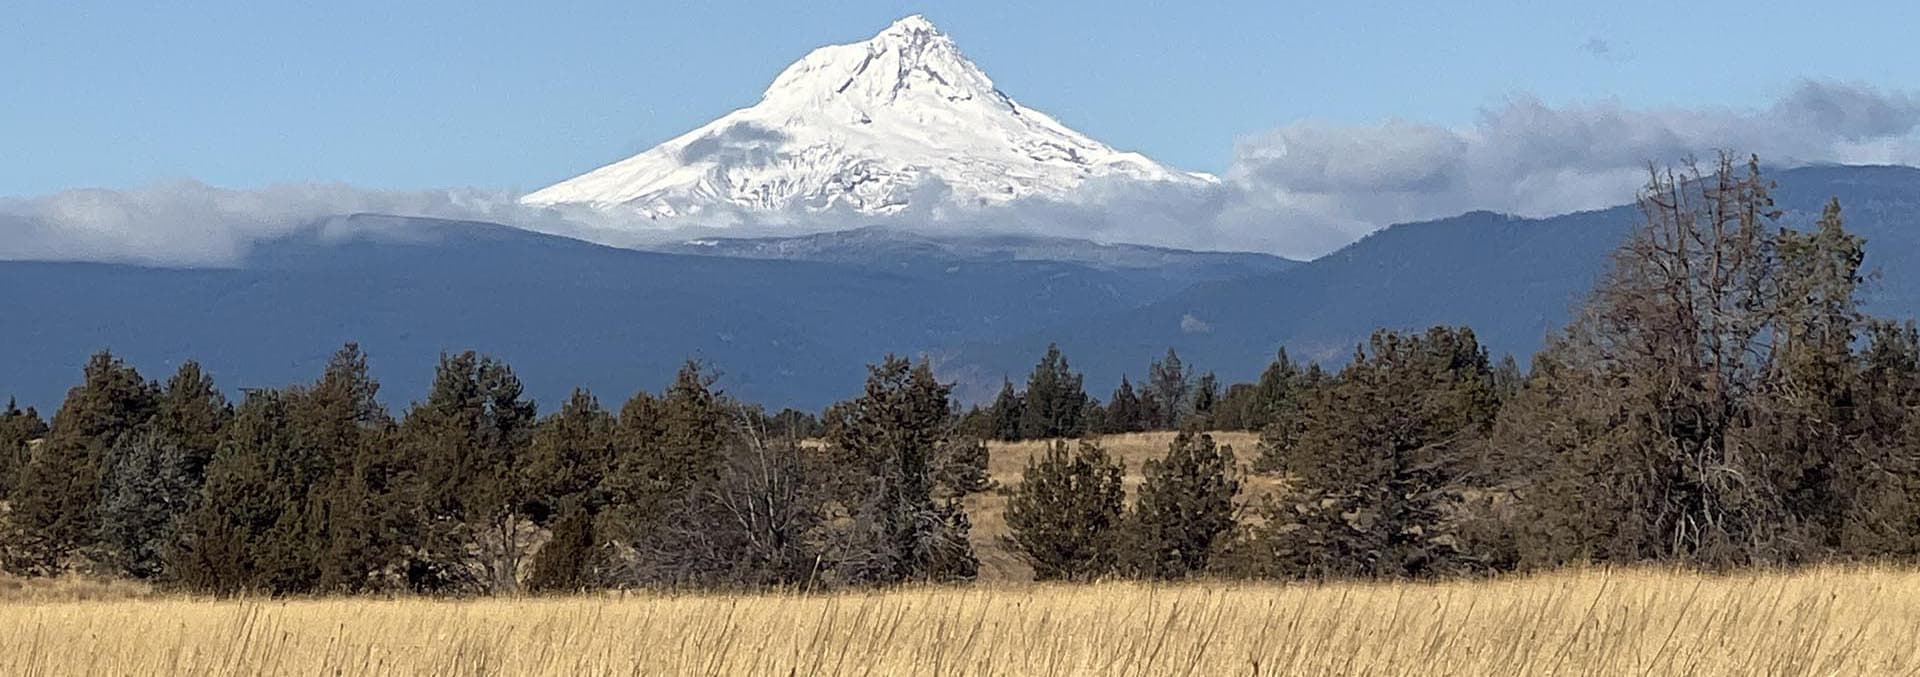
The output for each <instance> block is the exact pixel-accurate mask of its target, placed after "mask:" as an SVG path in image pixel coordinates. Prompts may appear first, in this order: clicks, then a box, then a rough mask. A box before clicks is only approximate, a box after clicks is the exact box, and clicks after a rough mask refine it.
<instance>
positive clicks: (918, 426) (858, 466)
mask: <svg viewBox="0 0 1920 677" xmlns="http://www.w3.org/2000/svg"><path fill="white" fill-rule="evenodd" d="M949 391H950V386H947V385H945V384H942V383H940V382H939V381H938V380H936V379H935V378H934V376H933V370H932V368H931V367H930V366H929V365H928V364H927V363H926V362H924V361H923V362H921V363H920V364H918V365H915V364H913V363H911V362H909V361H907V360H906V359H903V358H898V357H894V356H888V357H887V359H886V360H885V361H883V362H882V363H880V364H879V365H875V366H872V367H869V374H868V377H867V386H866V393H865V394H864V395H862V396H861V397H860V398H859V399H856V400H854V401H852V402H850V403H847V404H846V405H845V406H842V407H837V408H836V409H835V410H833V412H832V413H833V415H834V420H833V421H832V422H831V423H830V424H829V426H828V433H827V440H828V443H829V445H831V448H832V450H833V453H834V455H835V456H836V457H837V458H838V459H839V461H840V465H841V467H842V468H843V469H845V470H846V471H848V472H852V473H856V474H854V475H852V476H850V477H847V478H844V479H843V481H842V482H841V486H842V489H841V491H842V493H843V496H842V498H841V501H842V503H843V504H845V505H847V506H849V507H850V513H851V517H852V521H853V527H852V530H853V533H852V535H851V539H850V540H851V542H850V544H849V547H848V549H847V551H846V552H845V553H843V559H844V561H843V563H842V564H841V567H840V568H841V569H842V571H841V575H842V576H843V577H844V578H845V579H847V580H849V581H853V582H870V583H898V582H905V581H916V580H922V581H925V580H936V581H937V580H954V579H970V578H972V577H973V576H974V573H975V571H976V569H977V567H978V563H977V561H976V560H975V559H974V555H973V548H972V546H971V545H970V544H969V543H968V541H967V533H968V531H969V529H970V524H969V522H968V521H967V517H966V512H965V511H964V510H962V509H961V507H960V503H959V500H958V497H952V498H948V499H947V500H944V501H940V500H936V494H935V490H936V488H937V484H938V471H939V454H940V450H941V449H942V448H944V447H946V446H947V445H948V444H950V443H951V441H952V437H953V431H952V418H951V416H950V415H949V413H948V412H949V407H950V405H949V402H948V393H949Z"/></svg>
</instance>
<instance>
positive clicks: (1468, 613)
mask: <svg viewBox="0 0 1920 677" xmlns="http://www.w3.org/2000/svg"><path fill="white" fill-rule="evenodd" d="M1219 439H1220V440H1221V441H1222V442H1224V443H1227V444H1231V445H1233V446H1234V447H1235V449H1236V451H1237V452H1238V454H1239V456H1240V458H1241V460H1242V462H1243V463H1244V462H1246V461H1247V460H1248V459H1249V458H1250V457H1251V454H1252V453H1253V445H1254V442H1255V440H1254V438H1253V436H1251V435H1244V434H1240V435H1235V434H1228V435H1222V436H1219ZM1169 440H1170V435H1169V434H1163V433H1149V434H1139V435H1126V436H1116V437H1110V438H1107V439H1106V440H1105V441H1104V443H1105V444H1106V446H1107V448H1108V449H1109V450H1110V451H1111V452H1112V453H1114V454H1115V455H1116V456H1117V457H1120V458H1122V459H1124V460H1125V462H1126V465H1127V471H1128V478H1127V480H1128V486H1129V488H1130V489H1131V487H1133V486H1134V485H1135V484H1137V482H1138V480H1139V471H1140V466H1141V464H1142V463H1143V462H1144V461H1145V460H1146V459H1148V458H1154V457H1157V456H1159V455H1161V454H1164V453H1165V451H1166V444H1167V442H1168V441H1169ZM1039 449H1041V444H1040V443H1038V442H1028V443H1016V444H1006V445H996V446H995V447H994V454H993V460H992V467H991V470H992V475H993V476H994V478H995V480H996V481H997V482H999V483H1001V484H1003V485H1004V484H1007V483H1012V482H1017V481H1018V478H1019V475H1020V469H1021V468H1022V467H1023V466H1024V464H1025V461H1026V458H1027V456H1028V455H1030V454H1032V453H1034V452H1036V451H1037V450H1039ZM1250 482H1251V484H1250V486H1249V492H1248V493H1249V494H1250V495H1254V496H1257V495H1259V494H1260V493H1262V492H1265V491H1271V490H1272V489H1273V488H1274V485H1273V481H1272V480H1270V479H1261V478H1253V479H1252V480H1250ZM1005 500H1006V499H1005V497H1004V496H1002V495H1000V494H999V493H997V492H988V493H986V494H983V495H980V496H976V497H974V499H973V503H971V504H970V505H969V507H970V509H971V512H972V514H973V515H974V520H975V532H974V534H973V536H974V542H975V546H976V548H977V549H978V551H979V552H980V556H981V561H982V570H981V578H982V580H981V581H980V582H979V583H977V584H975V585H972V586H956V587H914V588H906V589H896V590H888V591H857V592H843V593H835V594H811V595H809V594H797V593H795V594H779V593H767V594H746V595H739V594H734V595H729V594H684V595H666V594H637V595H597V596H574V597H556V598H506V599H476V600H468V601H443V600H429V599H371V598H363V599H354V598H331V599H294V600H267V599H254V600H211V599H202V598H189V597H181V596H173V595H167V594H157V593H155V592H153V591H151V590H149V589H147V588H145V587H143V586H139V585H136V584H131V583H124V582H98V581H87V580H82V579H73V578H67V579H53V580H34V581H20V580H18V579H6V580H0V602H3V604H0V674H4V675H184V674H194V675H199V674H246V675H256V674H257V675H317V674H326V675H336V674H340V675H361V674H367V675H372V674H380V675H846V674H854V675H1333V674H1340V675H1415V674H1418V675H1554V674H1561V675H1576V674H1578V675H1587V674H1605V675H1689V674H1691V675H1762V674H1774V675H1882V674H1884V675H1899V674H1920V643H1916V642H1915V641H1914V638H1915V637H1920V573H1914V572H1909V571H1902V570H1895V569H1881V568H1824V569H1813V570H1806V571H1798V572H1790V573H1787V572H1782V573H1743V574H1738V575H1731V576H1708V575H1699V574H1692V573H1685V572H1680V571H1675V570H1604V569H1591V570H1582V571H1568V572H1563V573H1559V574H1553V575H1547V576H1536V577H1513V578H1504V579H1493V580H1483V581H1457V582H1449V583H1438V584H1416V583H1374V584H1362V583H1353V584H1330V585H1282V584H1272V583H1259V584H1252V583H1249V584H1235V583H1226V582H1196V583H1187V584H1178V585H1149V584H1136V583H1103V584H1095V585H1082V586H1075V585H1042V584H1034V583H1031V582H1028V579H1030V577H1031V569H1029V568H1027V566H1026V565H1025V564H1024V563H1022V562H1020V561H1019V560H1018V559H1017V558H1016V557H1014V556H1013V554H1012V553H1011V552H1009V551H1008V550H1007V549H1006V547H1005V546H1004V545H1003V544H1002V543H1001V542H1000V540H999V536H1000V535H1001V534H1003V533H1005V528H1006V527H1005V521H1004V519H1002V517H1001V515H1000V511H1001V510H1002V509H1003V508H1004V505H1005Z"/></svg>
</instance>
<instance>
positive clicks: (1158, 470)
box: [1126, 432, 1240, 579]
mask: <svg viewBox="0 0 1920 677" xmlns="http://www.w3.org/2000/svg"><path fill="white" fill-rule="evenodd" d="M1141 474H1142V475H1144V476H1145V480H1144V481H1143V482H1142V483H1141V485H1140V494H1139V498H1138V499H1137V500H1136V501H1135V503H1134V508H1133V511H1132V512H1131V513H1130V514H1128V516H1127V540H1128V545H1127V547H1128V548H1129V552H1128V553H1127V555H1126V556H1127V557H1128V558H1129V560H1130V562H1129V563H1128V568H1129V569H1130V570H1132V572H1133V573H1134V574H1136V575H1139V576H1144V577H1147V578H1154V579H1177V578H1185V577H1187V576H1191V575H1194V574H1197V573H1199V572H1202V571H1205V570H1206V568H1207V563H1208V562H1209V561H1210V560H1211V559H1212V557H1213V554H1214V550H1215V548H1217V547H1219V546H1220V545H1221V544H1222V541H1223V539H1225V538H1226V537H1227V536H1228V535H1229V532H1230V531H1231V530H1232V529H1233V527H1234V498H1235V497H1236V496H1238V495H1239V493H1240V478H1239V470H1238V468H1237V467H1236V465H1235V462H1234V457H1233V448H1232V447H1229V446H1224V445H1219V444H1215V443H1214V441H1213V436H1212V435H1207V434H1198V433H1189V432H1182V433H1180V434H1179V435H1178V436H1176V437H1175V438H1174V440H1173V443H1172V444H1171V445H1169V447H1168V449H1167V456H1166V457H1165V458H1163V459H1159V460H1151V461H1147V463H1146V466H1145V467H1144V468H1143V469H1142V471H1141Z"/></svg>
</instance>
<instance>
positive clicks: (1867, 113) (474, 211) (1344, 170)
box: [0, 81, 1920, 265]
mask: <svg viewBox="0 0 1920 677" xmlns="http://www.w3.org/2000/svg"><path fill="white" fill-rule="evenodd" d="M1917 128H1920V99H1916V98H1915V97H1914V96H1913V95H1911V94H1907V93H1902V92H1888V91H1883V90H1879V89H1876V88H1873V87H1869V86H1864V85H1856V84H1844V83H1835V82H1826V81H1803V82H1800V83H1798V84H1797V85H1795V86H1794V87H1793V88H1792V89H1791V90H1790V91H1789V92H1788V93H1787V94H1786V95H1784V96H1782V97H1781V98H1780V99H1779V100H1777V101H1775V102H1774V103H1773V104H1771V105H1769V106H1767V107H1764V108H1761V109H1757V110H1738V109H1731V108H1721V107H1707V108H1690V109H1681V108H1674V109H1651V110H1649V109H1634V108H1629V107H1626V106H1624V105H1622V104H1620V103H1619V102H1615V101H1599V102H1590V103H1580V104H1572V105H1562V106H1555V105H1551V104H1548V103H1545V102H1542V101H1540V100H1539V99H1537V98H1534V97H1531V96H1526V95H1518V96H1514V97H1511V98H1509V99H1507V100H1505V101H1502V102H1500V103H1499V104H1497V105H1494V106H1490V107H1488V108H1486V109H1483V110H1482V111H1480V115H1479V116H1478V119H1477V120H1476V121H1475V122H1474V123H1472V124H1470V125H1467V126H1464V127H1459V128H1452V127H1441V126H1436V125H1429V124H1422V123H1417V122H1409V121H1403V120H1392V121H1387V122H1383V123H1379V124H1372V125H1340V124H1327V123H1320V122H1298V123H1293V124H1289V125H1286V126H1283V127H1280V128H1278V129H1274V130H1272V131H1269V132H1265V133H1262V134H1257V135H1253V136H1251V137H1248V138H1245V139H1242V140H1241V141H1240V143H1239V144H1238V145H1237V146H1236V149H1235V152H1234V157H1233V160H1232V163H1231V168H1230V170H1229V171H1228V172H1227V174H1226V180H1225V181H1223V182H1221V183H1220V184H1217V185H1213V186H1173V185H1167V184H1147V185H1142V184H1139V183H1125V182H1112V181H1094V182H1090V183H1088V184H1087V185H1085V186H1083V187H1082V188H1081V190H1080V191H1079V192H1078V193H1077V194H1076V195H1074V196H1072V197H1071V198H1070V199H1066V200H1023V201H1016V202H1014V203H1012V204H1008V205H1003V206H997V207H986V208H950V207H940V208H929V207H924V206H923V207H918V208H915V209H911V210H909V211H908V212H907V213H905V214H899V215H895V216H891V217H868V216H859V215H851V214H846V213H827V214H804V215H801V214H771V215H770V214H755V213H747V212H740V211H724V212H711V213H707V214H703V215H701V216H700V217H698V218H697V219H683V220H680V221H674V222H657V221H647V220H644V219H641V218H639V217H632V216H627V215H621V214H617V213H614V214H609V213H602V212H596V211H592V210H589V209H585V208H532V207H525V206H522V205H519V204H518V203H516V202H515V201H514V199H513V198H514V197H515V196H513V195H510V194H506V193H502V192H490V191H483V190H470V189H469V190H440V191H411V192H398V191H372V190H362V189H356V188H352V187H349V186H344V185H336V184H290V185H280V186H272V187H267V188H262V189H256V190H232V189H223V188H216V187H213V186H208V185H205V184H201V183H196V182H176V183H168V184H161V185H155V186H151V187H147V188H142V189H137V190H74V191H67V192H62V193H58V194H55V195H49V196H44V197H38V198H28V199H15V200H0V259H60V260H91V261H127V262H140V263H162V264H172V265H221V264H230V263H233V262H236V261H238V260H240V259H241V258H242V257H244V255H245V253H246V251H247V250H248V248H249V247H250V246H251V245H252V243H253V242H255V241H256V240H258V239H260V238H266V237H273V236H276V235H282V234H286V233H288V232H291V231H293V230H295V229H297V228H300V227H302V226H305V225H309V224H313V223H317V222H319V221H321V220H323V219H325V218H326V217H329V216H334V215H340V214H352V213H363V212H374V213H386V214H399V215H409V216H431V217H439V218H451V219H471V220H482V221H492V222H498V223H505V224H509V225H514V226H520V227H524V228H529V229H532V230H538V231H543V232H550V233H557V234H562V235H570V236H575V237H580V238H583V239H587V240H592V241H596V242H601V243H605V244H611V245H615V246H636V245H644V244H647V243H650V242H659V241H667V240H681V239H691V238H695V237H703V236H709V235H713V234H716V233H725V234H728V235H736V236H751V235H763V234H774V233H785V234H791V233H796V232H808V231H820V230H832V229H840V228H847V227H854V226H862V225H873V224H890V225H898V226H903V227H911V228H917V229H923V230H932V231H940V230H965V231H981V230H990V231H999V232H1025V233H1039V234H1048V235H1059V236H1068V237H1083V238H1089V239H1096V240H1103V241H1124V242H1136V243H1142V244H1156V245H1165V246H1174V247H1188V248H1199V249H1237V250H1254V251H1267V252H1274V253H1279V254H1283V255H1288V256H1294V257H1302V258H1306V257H1313V256H1318V255H1320V254H1324V253H1326V252H1329V251H1332V250H1333V249H1336V248H1338V247H1340V246H1343V245H1345V244H1347V243H1349V242H1352V241H1353V240H1355V239H1358V238H1359V237H1361V236H1363V235H1365V234H1367V233H1368V232H1371V231H1373V230H1375V229H1377V228H1380V227H1382V226H1385V225H1389V224H1392V223H1397V222H1404V221H1412V220H1420V219H1431V218H1438V217H1444V216H1450V215H1454V214H1458V213H1461V212H1465V211H1469V210H1474V209H1490V210H1495V211H1502V212H1508V213H1515V214H1521V215H1529V216H1539V215H1548V214H1556V213H1563V212H1567V211H1573V210H1579V209H1591V208H1598V207H1605V206H1610V205H1615V204H1620V203H1623V202H1626V201H1628V200H1630V199H1631V197H1632V195H1633V193H1634V190H1635V189H1636V188H1638V187H1639V185H1640V184H1641V182H1642V181H1643V180H1644V178H1645V173H1646V167H1647V164H1648V163H1650V162H1655V163H1667V162H1673V161H1676V160H1679V159H1681V158H1683V157H1685V156H1688V155H1702V156H1704V155H1707V154H1710V153H1712V152H1713V151H1715V150H1719V149H1729V150H1736V151H1739V152H1743V153H1744V152H1753V153H1757V154H1759V155H1760V156H1761V158H1762V159H1763V160H1765V161H1767V162H1769V163H1771V164H1776V165H1793V164H1803V163H1810V162H1850V163H1890V164H1920V138H1917V137H1916V135H1915V131H1916V129H1917ZM737 131H739V132H740V133H739V134H736V135H735V136H737V137H739V138H735V139H732V141H731V142H732V143H734V145H736V146H741V148H744V149H745V150H740V149H738V148H733V147H732V146H727V147H725V148H722V147H720V146H716V148H715V150H716V151H720V150H727V151H728V152H735V151H738V152H747V151H751V147H752V145H753V144H754V143H755V142H756V139H757V138H758V137H756V136H755V135H754V134H752V133H750V132H752V131H753V130H737ZM723 145H724V144H723ZM729 149H730V150H729ZM944 190H945V187H944V186H940V185H929V186H925V187H923V188H922V189H921V193H920V194H919V195H918V196H917V197H920V198H937V197H938V196H939V195H940V194H941V193H942V192H943V191H944ZM943 202H944V201H943V200H939V199H916V200H914V204H917V205H931V204H940V203H943Z"/></svg>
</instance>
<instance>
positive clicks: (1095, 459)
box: [1002, 440, 1126, 580]
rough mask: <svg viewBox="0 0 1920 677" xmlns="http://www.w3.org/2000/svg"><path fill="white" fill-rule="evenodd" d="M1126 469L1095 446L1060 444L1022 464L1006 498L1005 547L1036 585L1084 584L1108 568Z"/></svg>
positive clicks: (1123, 501) (1088, 443)
mask: <svg viewBox="0 0 1920 677" xmlns="http://www.w3.org/2000/svg"><path fill="white" fill-rule="evenodd" d="M1125 474H1126V468H1125V467H1124V465H1123V464H1121V463H1120V462H1119V461H1118V460H1115V459H1113V458H1111V457H1110V456H1108V455H1107V452H1106V450H1105V449H1102V448H1101V447H1100V445H1099V443H1097V442H1093V441H1087V440H1082V441H1081V442H1080V443H1079V446H1078V449H1077V450H1076V451H1073V452H1071V453H1070V452H1068V450H1067V443H1066V442H1065V441H1058V440H1056V441H1054V442H1053V443H1051V444H1048V445H1047V448H1046V450H1045V451H1044V452H1043V453H1041V454H1040V455H1039V456H1036V457H1031V458H1028V459H1027V467H1026V470H1025V471H1023V472H1022V474H1021V479H1020V484H1019V485H1017V486H1015V487H1014V488H1013V491H1012V493H1011V494H1010V495H1009V497H1008V498H1007V509H1006V520H1007V528H1008V530H1009V532H1010V534H1009V535H1008V536H1003V537H1002V538H1003V539H1005V541H1006V542H1007V544H1008V546H1009V547H1011V548H1013V549H1014V551H1015V552H1017V553H1019V554H1020V556H1021V558H1022V559H1025V560H1026V561H1027V562H1028V563H1029V564H1032V565H1033V569H1034V575H1035V577H1037V578H1039V579H1040V580H1052V579H1068V580H1087V579H1091V578H1096V577H1099V576H1101V575H1103V574H1105V573H1107V572H1109V571H1111V570H1112V569H1113V567H1114V557H1115V549H1116V548H1117V547H1118V546H1119V543H1118V542H1117V540H1118V531H1119V528H1120V526H1121V519H1122V516H1123V513H1124V511H1125V509H1126V490H1125V489H1124V488H1123V487H1122V483H1121V481H1122V478H1123V477H1124V476H1125Z"/></svg>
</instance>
